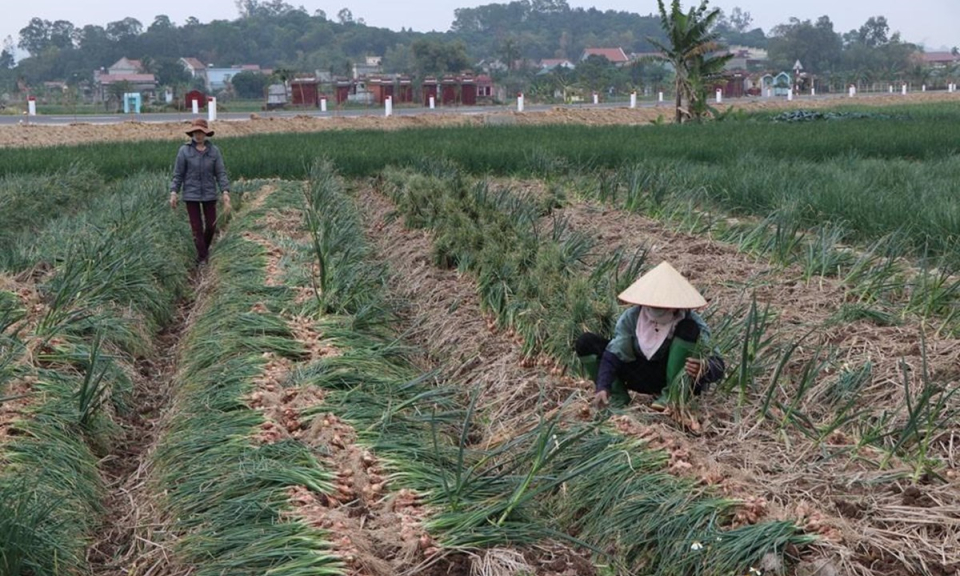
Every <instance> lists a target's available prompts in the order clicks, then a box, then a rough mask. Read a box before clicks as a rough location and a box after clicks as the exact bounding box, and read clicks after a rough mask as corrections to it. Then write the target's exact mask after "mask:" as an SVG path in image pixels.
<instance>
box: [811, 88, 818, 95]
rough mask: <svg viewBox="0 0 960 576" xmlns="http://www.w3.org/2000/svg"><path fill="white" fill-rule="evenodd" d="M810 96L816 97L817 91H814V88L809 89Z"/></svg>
mask: <svg viewBox="0 0 960 576" xmlns="http://www.w3.org/2000/svg"><path fill="white" fill-rule="evenodd" d="M810 95H811V96H816V95H817V89H816V88H811V89H810Z"/></svg>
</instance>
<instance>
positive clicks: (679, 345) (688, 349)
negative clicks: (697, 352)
mask: <svg viewBox="0 0 960 576" xmlns="http://www.w3.org/2000/svg"><path fill="white" fill-rule="evenodd" d="M696 347H697V343H696V342H690V341H688V340H681V339H680V338H674V339H673V342H672V343H671V344H670V351H669V355H668V356H667V384H666V386H664V387H663V392H662V393H661V394H660V397H659V398H657V399H656V400H654V402H653V404H651V405H650V407H651V408H653V409H654V410H658V411H662V410H666V409H667V404H668V403H669V392H670V390H671V387H672V386H676V385H677V384H676V383H677V381H682V379H683V373H684V370H685V369H686V364H687V359H688V358H690V356H692V355H693V350H694V349H695V348H696Z"/></svg>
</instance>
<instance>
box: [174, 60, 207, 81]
mask: <svg viewBox="0 0 960 576" xmlns="http://www.w3.org/2000/svg"><path fill="white" fill-rule="evenodd" d="M177 62H178V63H179V64H180V65H181V66H183V69H184V70H186V71H187V73H188V74H190V77H191V78H206V76H205V73H206V71H207V67H206V66H204V65H203V62H201V61H199V60H197V59H196V58H181V59H179V60H177ZM204 82H206V80H204Z"/></svg>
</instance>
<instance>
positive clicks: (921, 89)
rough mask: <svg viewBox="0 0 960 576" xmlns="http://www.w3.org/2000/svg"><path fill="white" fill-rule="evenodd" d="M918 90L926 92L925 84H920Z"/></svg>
mask: <svg viewBox="0 0 960 576" xmlns="http://www.w3.org/2000/svg"><path fill="white" fill-rule="evenodd" d="M920 91H921V92H926V91H927V85H926V84H924V85H923V86H921V87H920Z"/></svg>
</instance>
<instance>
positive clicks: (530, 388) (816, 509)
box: [360, 191, 960, 576]
mask: <svg viewBox="0 0 960 576" xmlns="http://www.w3.org/2000/svg"><path fill="white" fill-rule="evenodd" d="M360 202H361V204H362V205H364V206H366V207H367V212H368V217H369V227H370V229H371V237H372V238H375V239H377V244H378V247H379V250H380V258H381V259H383V260H386V261H388V262H390V263H391V265H392V266H393V269H394V271H395V273H396V275H397V278H396V280H395V282H394V284H393V286H394V289H395V290H397V291H398V292H399V293H400V294H401V295H402V296H403V297H404V298H405V299H408V300H410V301H411V302H412V303H413V314H412V322H413V332H412V337H413V338H414V340H415V341H419V342H421V343H422V345H423V346H424V348H425V349H427V350H429V351H430V353H431V356H432V357H433V358H443V359H447V360H448V363H447V364H445V365H446V366H448V371H449V372H450V373H451V374H450V376H453V377H454V378H455V381H457V382H462V383H463V384H464V385H465V388H467V389H472V388H475V387H479V388H480V389H481V390H483V391H484V392H483V393H484V395H486V396H487V397H488V401H486V402H484V401H481V403H480V405H487V406H491V405H495V406H509V409H505V412H504V413H501V414H497V415H496V416H495V417H494V418H490V420H492V421H494V422H498V421H501V422H504V423H505V425H504V426H503V427H502V429H501V430H500V432H501V433H502V434H505V435H508V436H512V435H515V433H516V428H517V426H518V422H520V421H522V414H523V413H524V412H529V411H531V410H534V409H535V406H534V404H535V402H536V400H537V392H538V390H539V389H540V387H545V388H546V390H547V395H546V400H547V402H548V406H547V408H550V407H553V406H555V402H556V401H557V400H559V399H560V398H564V397H566V396H568V395H569V394H570V393H573V392H575V391H576V390H577V389H578V388H579V389H580V391H581V392H582V393H587V392H588V389H589V384H588V383H586V382H575V381H572V380H570V379H568V378H557V377H556V376H555V375H554V374H550V373H548V372H547V371H546V370H544V369H543V368H542V367H527V366H524V362H523V358H522V356H521V354H520V352H519V349H518V347H517V346H516V342H513V343H511V342H510V338H509V337H507V336H508V335H506V334H496V333H495V332H494V331H493V330H494V329H495V327H494V325H493V322H492V321H485V320H484V319H483V316H482V314H481V313H480V311H479V306H478V304H477V302H476V295H475V294H476V292H475V291H476V288H475V285H474V283H473V281H472V279H471V278H462V277H459V276H458V275H457V273H456V272H453V271H445V270H439V269H437V268H435V267H433V266H431V264H430V253H431V245H430V236H429V234H428V233H426V232H423V231H416V230H406V229H403V227H402V226H401V224H400V223H399V222H397V221H395V220H391V219H390V218H388V215H389V214H390V213H391V211H392V210H393V206H392V204H391V203H390V202H389V201H387V200H386V199H385V198H384V197H382V196H380V195H379V194H376V193H374V192H371V191H363V192H362V193H361V196H360ZM560 212H561V213H560V214H559V215H560V216H562V217H565V218H567V219H568V220H569V221H570V223H571V224H572V226H573V228H574V229H578V230H581V231H584V232H586V233H588V234H590V235H591V236H592V237H594V238H596V239H597V240H598V241H599V242H600V244H601V245H609V246H611V247H614V246H617V245H626V246H628V247H629V248H636V246H637V245H639V244H643V245H646V246H647V247H649V248H650V256H649V258H650V261H651V264H655V263H657V262H659V261H661V260H669V261H670V262H671V263H673V264H674V265H675V266H677V268H678V269H679V270H680V271H681V272H683V273H684V274H685V275H686V276H687V277H688V278H690V279H691V280H692V281H693V283H694V284H696V285H699V286H703V287H707V290H708V293H707V296H708V299H709V300H710V306H711V307H717V308H720V309H721V310H727V311H731V310H736V309H737V307H738V306H740V305H742V304H743V303H744V302H745V294H746V297H747V298H749V294H750V292H749V291H746V290H748V289H749V290H750V291H755V292H756V295H757V299H758V301H759V302H760V303H761V304H765V303H767V302H769V303H771V305H772V306H773V307H774V309H776V311H777V313H778V321H777V325H776V327H775V328H776V330H777V332H778V334H779V338H780V339H781V340H782V341H790V340H789V339H791V338H795V337H797V336H798V335H799V334H801V333H803V332H805V331H806V330H808V329H809V327H810V326H814V325H818V324H820V323H822V321H823V320H825V319H826V318H828V317H829V316H830V315H831V314H832V313H833V312H834V311H835V310H836V309H837V308H838V307H839V306H840V305H841V304H842V303H843V302H844V301H845V290H844V288H843V287H842V286H840V285H838V283H836V282H835V281H832V280H830V279H822V280H821V279H816V280H815V281H811V282H809V283H804V282H802V281H800V280H798V279H797V278H799V277H800V276H799V274H798V273H797V271H796V270H792V269H787V270H780V269H775V268H773V267H772V266H770V265H768V264H765V263H761V262H756V261H754V260H753V259H752V258H748V257H746V256H744V255H742V254H740V253H739V252H737V250H736V248H734V247H732V246H728V245H724V244H721V243H717V242H713V241H711V240H706V239H703V238H694V237H690V236H686V235H683V234H678V233H675V232H673V231H671V230H669V229H666V228H665V227H664V226H663V225H662V224H660V223H659V222H656V221H653V220H650V219H646V218H643V217H640V216H634V215H629V214H625V213H622V212H617V211H612V210H607V209H605V208H603V207H599V206H594V205H589V204H575V205H573V206H570V207H567V208H564V209H562V210H561V211H560ZM373 232H375V233H373ZM919 330H920V327H919V326H918V325H916V324H913V325H911V324H907V325H905V326H902V327H898V328H877V327H875V326H873V325H870V324H868V323H866V322H858V323H857V324H856V325H854V326H839V327H834V328H831V329H829V330H825V331H823V332H822V333H821V334H818V335H815V336H814V338H813V339H812V341H811V343H810V344H809V346H808V347H804V350H802V351H801V353H800V354H799V356H798V358H799V359H803V358H806V357H809V355H810V354H811V352H812V350H813V348H815V346H816V343H817V340H818V338H819V339H820V341H822V342H824V343H825V344H828V345H829V346H831V347H833V348H835V349H837V350H843V351H844V353H843V354H842V355H841V357H840V361H841V362H844V363H847V364H849V365H850V366H859V365H860V364H862V363H863V362H865V361H867V360H870V361H872V362H873V363H874V379H873V382H872V384H871V385H870V388H869V389H868V390H866V391H864V392H862V394H863V396H864V398H865V399H868V400H869V402H870V404H871V405H874V406H875V407H876V408H879V407H880V406H889V407H891V408H892V407H895V406H902V405H903V402H904V398H903V391H902V384H901V383H900V382H901V380H900V379H901V377H902V376H901V373H902V371H901V369H900V357H901V356H903V357H905V358H906V361H907V363H908V364H910V365H913V366H919V362H920V356H919V354H920V350H919V346H918V344H917V343H918V342H919V334H918V332H919ZM928 352H929V358H928V362H929V364H930V366H931V371H932V372H933V373H935V374H939V375H940V376H941V377H944V378H951V379H953V380H956V378H957V377H958V375H960V360H958V359H960V341H957V340H955V339H932V338H930V339H928ZM912 386H913V387H917V386H919V382H918V381H917V379H916V378H914V379H913V381H912ZM493 398H496V399H497V400H496V401H493ZM507 398H510V400H507ZM703 404H704V405H703V407H702V408H701V410H700V411H699V414H700V416H701V418H700V422H699V424H700V426H699V428H700V429H701V433H700V434H699V435H694V436H692V435H690V434H689V433H688V432H687V431H686V430H685V428H684V427H682V426H677V425H676V423H674V422H673V421H672V420H670V419H669V418H664V417H662V416H659V415H655V414H653V413H651V412H650V411H648V410H647V409H645V408H644V407H643V406H642V405H641V406H639V408H638V409H637V410H634V411H631V412H630V413H628V414H626V415H623V416H618V417H616V418H615V419H614V423H615V424H616V425H617V427H618V428H619V429H620V430H621V431H622V432H623V433H625V434H630V435H636V436H639V437H642V438H644V439H646V440H647V441H648V442H649V443H650V445H651V446H652V447H655V448H662V449H664V450H666V451H667V453H668V454H669V455H670V465H669V467H670V471H671V472H673V473H675V474H678V475H684V476H692V477H695V478H697V479H698V480H699V481H700V482H701V483H703V484H706V485H713V486H715V488H716V489H717V490H719V491H720V492H721V493H723V494H726V495H729V496H731V497H735V498H739V499H741V500H742V501H743V502H744V506H743V507H742V508H741V511H740V513H739V515H738V518H737V520H738V522H740V523H754V522H758V521H761V520H765V519H786V520H792V521H795V522H797V523H798V524H799V525H800V526H802V527H804V529H805V530H806V531H808V532H811V533H815V534H819V535H821V536H822V537H823V541H822V543H821V544H820V546H819V549H820V554H823V555H825V556H826V557H828V558H829V561H830V562H831V563H835V564H836V565H837V566H839V567H840V568H841V569H842V570H843V571H844V573H849V574H860V575H863V576H866V575H867V574H871V573H872V570H874V569H875V567H873V566H872V564H871V563H867V562H866V561H864V559H863V558H862V557H861V556H858V555H857V554H858V553H857V551H858V550H863V549H864V548H865V547H868V546H875V547H877V548H878V549H882V550H885V551H886V554H887V555H886V556H885V558H888V559H895V560H891V561H895V562H896V563H897V564H896V565H897V569H898V570H900V572H901V573H904V572H905V571H906V573H922V572H923V571H924V570H926V568H921V564H920V563H921V562H923V563H924V564H926V565H927V566H928V567H929V566H932V565H936V566H952V565H954V564H957V563H958V562H960V556H958V553H957V550H958V548H956V547H954V546H952V545H951V544H949V542H955V541H956V539H957V538H958V533H960V531H958V523H957V520H956V519H957V518H960V491H958V490H957V485H956V480H955V477H956V476H955V472H954V471H955V470H956V467H957V464H958V462H957V460H956V455H955V454H954V452H953V450H952V446H953V445H954V443H955V442H956V440H957V439H960V438H958V437H960V434H957V431H956V430H952V431H945V435H944V437H943V438H942V440H941V442H940V443H939V444H940V445H938V446H937V447H935V450H936V451H937V453H938V454H939V455H940V456H941V457H943V458H945V459H946V461H947V462H948V465H949V466H950V468H951V470H948V472H947V474H948V477H950V476H952V477H953V478H954V480H953V484H952V485H951V484H947V485H942V486H939V487H938V488H936V489H928V492H932V493H933V494H936V496H935V497H934V496H929V498H931V500H927V499H925V498H916V497H912V496H913V492H910V493H908V495H907V496H906V497H904V496H903V495H902V494H900V493H898V494H896V495H893V494H891V493H890V491H889V490H887V488H888V487H889V486H890V485H891V482H895V480H892V479H893V478H896V477H897V475H898V474H901V473H909V472H910V470H909V469H908V468H905V467H904V466H903V465H902V464H900V463H897V462H893V463H892V470H886V471H879V470H877V468H876V466H875V464H870V462H869V461H868V460H862V459H859V458H858V457H861V458H862V457H867V458H874V459H876V457H877V455H876V454H872V453H870V451H864V450H861V451H860V452H859V453H857V452H855V451H853V448H852V447H851V444H852V443H853V439H851V438H849V437H847V436H846V435H844V434H842V433H841V434H836V435H834V436H832V437H831V438H830V439H829V440H828V441H827V443H826V446H825V448H823V449H821V448H817V447H816V446H814V445H813V443H811V442H806V441H803V440H802V439H799V438H797V436H799V434H792V433H791V434H790V439H789V440H790V441H789V442H785V441H784V437H783V436H781V435H780V434H779V433H778V432H776V430H773V429H771V427H770V425H769V424H765V423H764V422H763V421H762V420H761V419H760V418H758V414H756V412H755V410H756V405H757V404H756V399H751V403H750V404H749V406H750V407H749V408H748V409H747V410H746V412H745V411H743V410H738V409H737V406H736V398H729V397H727V395H711V396H708V397H707V398H706V399H704V400H703ZM810 404H811V405H805V406H803V409H804V410H810V411H811V413H817V410H816V406H815V405H813V404H815V403H814V402H810ZM581 408H582V409H583V408H585V404H582V405H581ZM497 435H498V434H497V432H496V431H493V430H491V431H490V432H489V433H488V436H489V437H488V441H490V440H491V439H492V438H495V437H496V436H497ZM850 454H853V456H854V457H853V458H851V457H850ZM928 492H925V493H924V497H926V496H927V495H928ZM837 501H839V502H844V503H847V501H856V502H857V504H837V505H834V504H833V503H834V502H837ZM934 504H935V505H934ZM850 506H854V507H855V509H856V510H869V511H870V513H862V512H861V513H851V508H850ZM932 511H933V512H932ZM917 570H919V572H917Z"/></svg>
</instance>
